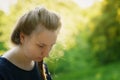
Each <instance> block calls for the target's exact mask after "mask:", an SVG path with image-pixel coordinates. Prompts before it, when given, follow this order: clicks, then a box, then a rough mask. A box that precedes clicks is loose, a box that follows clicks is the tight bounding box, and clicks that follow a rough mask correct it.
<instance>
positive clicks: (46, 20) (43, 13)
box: [11, 7, 61, 45]
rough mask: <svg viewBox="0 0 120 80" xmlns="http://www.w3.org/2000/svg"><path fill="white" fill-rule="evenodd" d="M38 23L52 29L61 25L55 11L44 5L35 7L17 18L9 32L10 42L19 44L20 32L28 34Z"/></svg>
mask: <svg viewBox="0 0 120 80" xmlns="http://www.w3.org/2000/svg"><path fill="white" fill-rule="evenodd" d="M40 24H41V25H42V26H44V27H45V28H46V29H48V30H52V31H54V30H57V29H58V28H59V27H60V26H61V21H60V17H59V16H58V15H57V14H56V13H54V12H51V11H48V10H47V9H46V8H44V7H36V8H35V9H33V10H31V11H29V12H28V13H25V14H24V15H23V16H22V17H21V18H20V19H19V20H18V22H17V24H16V26H15V28H14V30H13V32H12V34H11V42H12V43H13V44H16V45H18V44H20V32H22V33H24V34H25V35H30V34H31V33H32V32H33V31H34V30H35V29H36V27H37V26H38V25H40ZM39 27H40V26H39Z"/></svg>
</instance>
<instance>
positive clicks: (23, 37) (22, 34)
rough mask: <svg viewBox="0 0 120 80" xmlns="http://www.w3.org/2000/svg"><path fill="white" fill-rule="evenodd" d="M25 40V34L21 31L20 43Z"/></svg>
mask: <svg viewBox="0 0 120 80" xmlns="http://www.w3.org/2000/svg"><path fill="white" fill-rule="evenodd" d="M24 41H25V34H24V33H22V32H20V43H21V44H23V43H24Z"/></svg>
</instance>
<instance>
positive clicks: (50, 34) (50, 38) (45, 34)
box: [32, 29, 57, 45]
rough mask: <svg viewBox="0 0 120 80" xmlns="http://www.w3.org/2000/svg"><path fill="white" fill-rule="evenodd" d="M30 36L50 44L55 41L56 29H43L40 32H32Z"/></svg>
mask: <svg viewBox="0 0 120 80" xmlns="http://www.w3.org/2000/svg"><path fill="white" fill-rule="evenodd" d="M32 38H33V40H34V41H35V42H39V43H44V44H46V45H51V44H54V43H55V42H56V39H57V31H49V30H46V29H44V30H43V31H40V32H37V33H36V32H33V33H32Z"/></svg>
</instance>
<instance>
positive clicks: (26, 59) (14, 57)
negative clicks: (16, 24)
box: [3, 28, 59, 71]
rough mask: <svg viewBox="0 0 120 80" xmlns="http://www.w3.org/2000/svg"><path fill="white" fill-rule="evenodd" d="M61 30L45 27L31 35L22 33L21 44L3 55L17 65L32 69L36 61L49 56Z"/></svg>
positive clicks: (24, 68)
mask: <svg viewBox="0 0 120 80" xmlns="http://www.w3.org/2000/svg"><path fill="white" fill-rule="evenodd" d="M58 32H59V30H56V31H50V30H47V29H44V30H43V31H40V29H39V28H38V29H37V31H36V30H35V31H33V33H32V34H31V35H29V36H27V35H25V34H23V33H20V41H21V44H20V45H18V46H16V47H14V48H12V49H10V50H9V51H8V52H6V53H5V54H4V55H3V57H5V58H6V59H8V60H9V61H10V62H11V63H13V64H14V65H16V66H17V67H19V68H21V69H23V70H27V71H30V70H32V69H33V67H34V62H35V61H36V62H40V61H42V60H43V59H44V58H45V57H48V56H49V52H50V50H51V49H52V46H53V45H54V44H55V43H56V39H57V34H58Z"/></svg>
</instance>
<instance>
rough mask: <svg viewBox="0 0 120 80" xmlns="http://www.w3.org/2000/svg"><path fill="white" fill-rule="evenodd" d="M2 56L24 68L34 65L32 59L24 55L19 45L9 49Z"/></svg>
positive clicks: (30, 67) (27, 68)
mask: <svg viewBox="0 0 120 80" xmlns="http://www.w3.org/2000/svg"><path fill="white" fill-rule="evenodd" d="M3 57H5V58H7V59H8V60H9V61H10V62H12V63H13V64H15V65H16V66H18V67H20V68H22V69H24V70H31V69H32V68H33V67H34V61H33V60H30V59H29V58H28V57H26V56H25V54H24V51H23V50H22V47H20V46H16V47H14V48H12V49H10V50H9V51H8V52H6V54H4V55H3Z"/></svg>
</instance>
